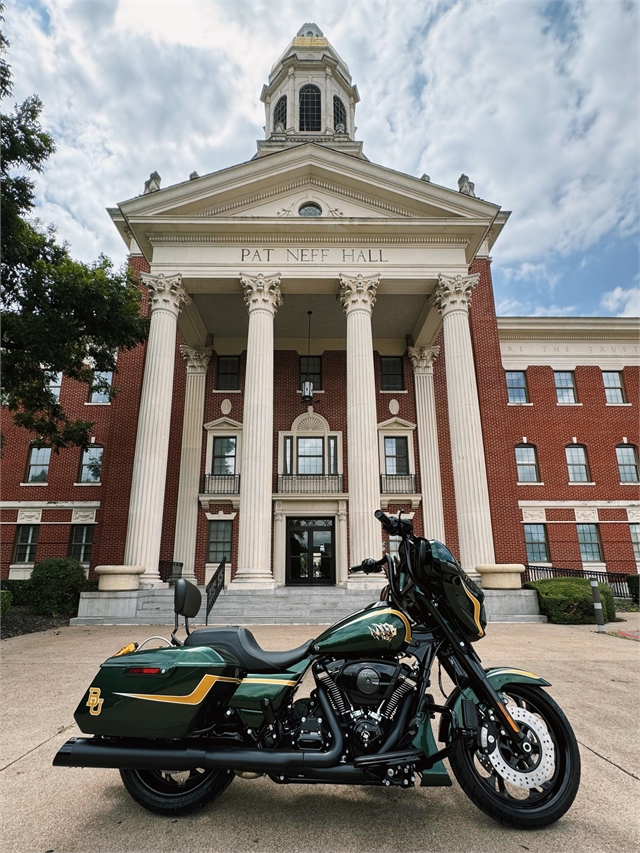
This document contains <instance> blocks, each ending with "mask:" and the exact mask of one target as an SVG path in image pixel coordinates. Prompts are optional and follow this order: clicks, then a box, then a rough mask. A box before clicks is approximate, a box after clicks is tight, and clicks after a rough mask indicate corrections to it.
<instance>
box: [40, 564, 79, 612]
mask: <svg viewBox="0 0 640 853" xmlns="http://www.w3.org/2000/svg"><path fill="white" fill-rule="evenodd" d="M85 582H86V580H85V576H84V569H83V568H82V566H81V565H80V563H79V562H78V561H77V560H72V559H71V558H70V557H52V558H51V559H49V560H43V561H42V562H41V563H38V564H37V565H36V566H35V567H34V569H33V572H32V573H31V580H30V581H29V605H30V607H31V609H32V610H33V611H34V612H35V613H38V614H39V615H40V616H62V617H65V618H67V617H71V616H75V615H76V613H77V612H78V601H79V600H80V593H81V592H82V590H83V589H84V586H85Z"/></svg>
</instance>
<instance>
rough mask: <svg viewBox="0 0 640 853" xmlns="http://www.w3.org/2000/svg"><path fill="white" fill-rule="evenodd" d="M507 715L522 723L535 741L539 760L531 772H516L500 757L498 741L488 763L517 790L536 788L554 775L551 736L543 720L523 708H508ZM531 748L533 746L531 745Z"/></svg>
mask: <svg viewBox="0 0 640 853" xmlns="http://www.w3.org/2000/svg"><path fill="white" fill-rule="evenodd" d="M509 713H510V714H511V716H512V717H513V719H514V720H516V721H517V722H518V723H523V724H524V727H525V728H527V729H529V730H530V731H531V732H532V733H533V735H534V736H535V738H536V740H537V747H538V749H539V750H540V754H539V760H538V763H537V764H536V766H535V767H532V768H531V770H526V771H523V770H516V769H514V768H513V767H512V766H511V764H510V763H509V762H508V761H507V760H506V759H505V758H504V757H503V756H502V753H501V751H500V746H499V743H498V740H496V746H495V749H494V750H493V752H490V753H489V756H488V757H489V761H490V762H491V765H492V766H493V769H494V770H495V771H496V773H497V774H498V775H499V776H501V777H502V778H503V779H504V780H505V782H510V783H511V784H512V785H515V786H516V787H517V788H538V787H539V786H540V785H542V784H543V782H547V781H548V780H549V779H551V777H552V776H553V774H554V771H555V764H556V760H555V759H556V749H555V746H554V744H553V741H552V740H551V735H550V734H549V730H548V729H547V727H546V725H545V723H544V722H543V720H541V719H540V717H537V716H536V715H535V714H532V713H531V712H530V711H527V710H525V709H524V708H513V709H512V708H509ZM532 746H533V744H532Z"/></svg>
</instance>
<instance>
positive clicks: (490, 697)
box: [423, 600, 531, 757]
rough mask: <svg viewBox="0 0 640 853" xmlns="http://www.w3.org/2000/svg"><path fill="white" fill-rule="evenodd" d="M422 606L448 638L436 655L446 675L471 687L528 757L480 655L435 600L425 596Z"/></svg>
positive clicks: (523, 740)
mask: <svg viewBox="0 0 640 853" xmlns="http://www.w3.org/2000/svg"><path fill="white" fill-rule="evenodd" d="M423 606H424V607H425V608H426V609H427V610H428V611H429V614H430V616H431V617H432V618H433V619H434V620H435V621H436V622H437V623H438V626H439V627H440V629H441V630H442V632H443V633H444V635H445V637H446V638H447V640H448V644H449V654H448V655H447V654H446V652H444V650H443V652H444V653H443V654H441V656H440V660H441V661H442V665H443V666H444V668H445V670H446V672H447V675H448V676H449V677H450V678H451V680H452V681H453V683H454V684H455V685H456V686H457V687H459V688H465V687H468V688H470V689H471V690H472V691H473V693H474V694H475V696H476V698H477V699H479V700H480V701H481V702H483V703H484V704H485V705H486V707H487V709H488V710H489V712H490V713H491V712H493V716H494V717H495V723H496V726H497V728H500V729H501V730H502V727H504V729H503V730H504V732H505V735H504V736H505V737H506V738H507V739H508V740H509V742H510V743H511V745H512V747H513V749H514V751H515V753H516V754H517V755H521V756H523V757H528V756H529V753H530V752H531V744H530V743H529V741H528V740H527V738H526V737H525V735H524V734H523V733H522V732H521V731H520V728H519V726H518V724H517V723H516V721H515V720H514V719H513V717H512V716H511V714H510V713H509V710H508V708H507V707H506V706H505V704H504V702H503V701H502V699H501V697H500V694H499V693H498V692H497V690H496V689H495V688H494V687H493V685H492V684H491V682H490V681H489V679H488V678H487V675H486V673H485V671H484V669H483V668H482V664H481V662H480V658H479V657H478V655H477V654H476V652H475V650H474V648H473V647H472V645H471V643H470V642H469V641H468V640H466V639H464V638H463V637H462V636H461V635H460V634H458V633H456V632H454V631H453V630H452V628H451V627H450V625H449V623H448V622H447V620H446V619H445V618H444V617H443V616H442V615H441V613H440V611H439V610H438V605H437V603H436V602H435V601H429V600H425V601H424V602H423ZM465 728H466V726H465Z"/></svg>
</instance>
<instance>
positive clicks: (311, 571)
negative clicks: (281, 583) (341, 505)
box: [286, 518, 336, 586]
mask: <svg viewBox="0 0 640 853" xmlns="http://www.w3.org/2000/svg"><path fill="white" fill-rule="evenodd" d="M334 552H335V548H334V525H333V518H288V519H287V572H286V583H287V584H288V585H292V586H293V585H295V586H300V585H309V584H313V585H316V584H318V585H321V584H325V585H326V584H335V582H336V564H335V556H334Z"/></svg>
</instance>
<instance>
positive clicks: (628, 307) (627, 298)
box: [600, 287, 640, 317]
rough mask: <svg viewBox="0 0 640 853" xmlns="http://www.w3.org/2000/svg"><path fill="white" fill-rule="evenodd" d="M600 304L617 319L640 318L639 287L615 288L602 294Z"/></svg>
mask: <svg viewBox="0 0 640 853" xmlns="http://www.w3.org/2000/svg"><path fill="white" fill-rule="evenodd" d="M600 304H601V305H602V307H603V308H604V309H605V310H606V311H610V312H611V313H612V314H615V315H616V316H617V317H640V287H630V288H624V287H616V288H614V289H613V290H609V291H608V292H607V293H605V294H604V296H603V297H602V301H601V303H600Z"/></svg>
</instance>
